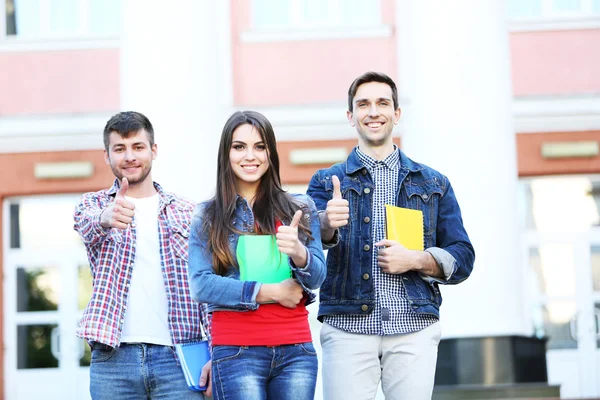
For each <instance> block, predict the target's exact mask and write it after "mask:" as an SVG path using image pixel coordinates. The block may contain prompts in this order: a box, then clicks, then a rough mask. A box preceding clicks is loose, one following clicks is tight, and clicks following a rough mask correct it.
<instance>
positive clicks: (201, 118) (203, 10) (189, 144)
mask: <svg viewBox="0 0 600 400" xmlns="http://www.w3.org/2000/svg"><path fill="white" fill-rule="evenodd" d="M123 7H124V8H123V23H122V35H121V109H122V110H135V111H140V112H142V113H143V114H145V115H146V116H148V118H150V121H151V122H152V124H153V125H154V131H155V139H156V143H157V145H158V157H157V159H156V161H155V163H154V166H153V172H152V173H153V178H154V180H156V181H157V182H159V183H160V184H161V185H162V186H163V187H164V188H165V189H166V190H169V191H173V192H175V193H177V194H180V195H183V196H185V197H188V198H190V199H193V200H195V201H201V200H204V199H207V198H209V197H211V196H212V195H213V194H214V188H215V179H216V162H217V150H218V145H219V139H220V136H221V129H222V128H223V124H224V122H225V120H226V118H227V116H228V113H229V111H230V107H231V103H232V95H231V93H232V89H231V85H232V83H231V82H232V81H231V62H230V59H231V54H230V53H231V51H230V33H229V31H230V29H229V28H230V14H229V1H218V2H216V1H210V0H178V1H174V2H165V1H147V0H124V1H123Z"/></svg>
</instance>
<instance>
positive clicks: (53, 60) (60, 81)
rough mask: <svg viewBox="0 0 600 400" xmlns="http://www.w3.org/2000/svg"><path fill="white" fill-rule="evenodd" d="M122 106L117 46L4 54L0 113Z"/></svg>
mask: <svg viewBox="0 0 600 400" xmlns="http://www.w3.org/2000/svg"><path fill="white" fill-rule="evenodd" d="M118 108H119V50H118V49H94V50H69V51H31V52H15V53H0V116H7V115H15V116H16V115H38V114H39V115H41V114H70V113H94V112H104V111H114V110H117V109H118Z"/></svg>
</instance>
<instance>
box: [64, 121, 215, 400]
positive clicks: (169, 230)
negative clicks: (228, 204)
mask: <svg viewBox="0 0 600 400" xmlns="http://www.w3.org/2000/svg"><path fill="white" fill-rule="evenodd" d="M156 155H157V146H156V144H155V143H154V130H153V128H152V124H151V123H150V121H149V120H148V118H146V117H145V116H144V115H142V114H140V113H138V112H122V113H119V114H116V115H115V116H113V117H112V118H111V119H110V120H109V121H108V122H107V124H106V127H105V128H104V158H105V161H106V163H107V164H108V165H110V168H111V170H112V172H113V174H114V175H115V177H116V179H115V182H114V184H113V185H112V187H111V188H110V189H107V190H102V191H99V192H96V193H86V194H84V195H83V197H82V199H81V201H80V203H79V205H77V207H76V209H75V216H74V218H75V230H76V231H77V232H79V234H80V235H81V237H82V239H83V241H84V243H85V246H86V249H87V253H88V259H89V261H90V267H91V271H92V279H93V292H92V297H91V299H90V302H89V304H88V306H87V308H86V310H85V311H84V313H83V317H82V319H81V321H80V324H79V328H78V330H77V335H78V336H80V337H82V338H84V339H86V340H87V341H88V343H89V344H90V347H91V349H92V361H91V367H90V393H91V396H92V398H93V399H108V400H115V399H119V400H121V399H173V398H176V399H202V398H204V395H205V394H206V395H207V396H210V394H211V388H210V377H209V375H208V374H209V371H210V365H209V364H210V361H209V363H207V365H206V366H205V368H204V370H203V374H202V377H201V379H200V384H201V385H203V384H204V383H207V384H208V385H209V387H208V389H207V390H206V392H203V393H200V392H194V391H191V390H189V389H188V387H187V384H186V380H185V377H184V374H183V371H182V369H181V367H180V365H179V362H178V360H177V357H176V354H175V351H174V348H173V346H174V345H175V344H180V343H186V342H189V341H193V340H198V339H201V338H202V329H203V328H204V332H206V335H207V336H208V338H209V340H210V317H209V314H208V312H207V309H206V307H205V305H200V304H198V303H195V302H194V301H193V300H192V299H191V297H190V290H189V286H188V273H187V267H188V265H187V263H188V244H187V240H188V237H189V233H190V220H191V217H192V212H193V210H194V206H195V205H194V204H193V203H191V202H189V201H186V200H183V199H181V198H179V197H177V196H175V195H174V194H171V193H168V192H165V191H164V190H163V189H162V187H161V186H160V185H158V184H157V183H155V182H153V181H152V161H153V160H154V159H155V158H156Z"/></svg>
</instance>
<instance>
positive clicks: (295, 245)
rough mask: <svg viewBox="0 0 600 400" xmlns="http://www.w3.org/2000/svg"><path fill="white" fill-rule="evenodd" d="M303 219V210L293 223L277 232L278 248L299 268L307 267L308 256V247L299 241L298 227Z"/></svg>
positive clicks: (295, 216)
mask: <svg viewBox="0 0 600 400" xmlns="http://www.w3.org/2000/svg"><path fill="white" fill-rule="evenodd" d="M300 219H302V210H298V211H296V214H294V218H293V219H292V222H290V224H289V225H288V226H285V225H284V226H280V227H279V229H278V230H277V235H276V236H275V238H276V239H277V248H278V249H279V251H281V252H282V253H284V254H287V255H288V256H289V257H290V258H291V259H292V261H293V262H294V265H296V267H298V268H304V267H306V263H307V260H308V259H307V255H306V247H304V245H303V244H302V242H300V239H298V225H300Z"/></svg>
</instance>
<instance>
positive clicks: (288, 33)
mask: <svg viewBox="0 0 600 400" xmlns="http://www.w3.org/2000/svg"><path fill="white" fill-rule="evenodd" d="M282 1H289V5H290V10H289V18H290V23H289V25H285V26H277V25H274V26H272V27H256V26H251V28H250V30H249V31H247V32H243V33H242V34H241V35H240V36H241V41H242V42H245V43H256V42H281V41H302V40H331V39H355V38H378V37H391V36H392V27H391V26H388V25H384V24H383V23H381V13H382V11H381V0H377V1H376V5H375V7H376V8H377V9H376V14H377V15H379V20H378V21H377V23H375V24H373V25H364V26H345V25H342V24H341V21H340V12H341V6H342V3H343V0H327V1H324V4H325V5H326V6H327V7H328V8H329V11H330V12H329V14H330V16H331V17H332V18H333V20H332V21H327V22H326V23H324V24H318V23H310V21H305V20H302V19H301V17H300V16H301V15H302V12H301V9H300V8H301V6H302V0H282ZM250 6H251V14H252V12H254V11H255V10H254V7H255V5H254V4H253V2H251V4H250ZM252 23H253V22H252ZM252 23H251V25H252Z"/></svg>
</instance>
